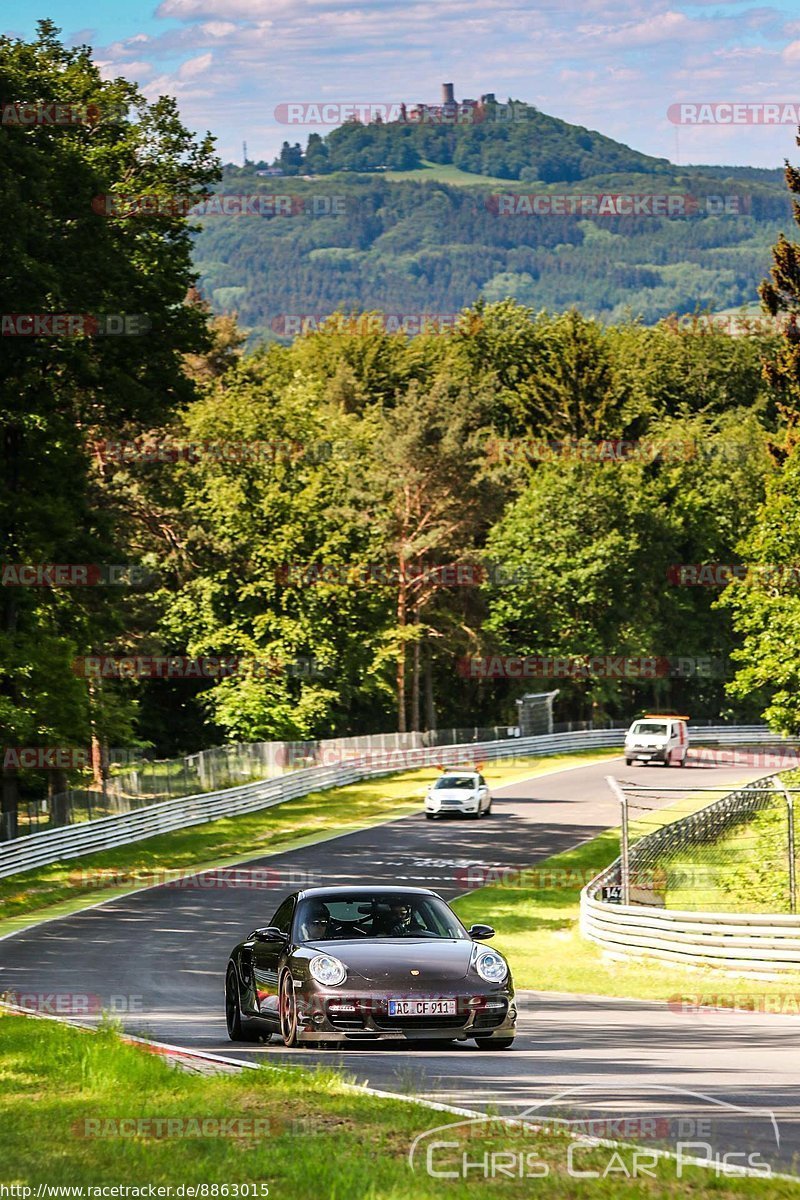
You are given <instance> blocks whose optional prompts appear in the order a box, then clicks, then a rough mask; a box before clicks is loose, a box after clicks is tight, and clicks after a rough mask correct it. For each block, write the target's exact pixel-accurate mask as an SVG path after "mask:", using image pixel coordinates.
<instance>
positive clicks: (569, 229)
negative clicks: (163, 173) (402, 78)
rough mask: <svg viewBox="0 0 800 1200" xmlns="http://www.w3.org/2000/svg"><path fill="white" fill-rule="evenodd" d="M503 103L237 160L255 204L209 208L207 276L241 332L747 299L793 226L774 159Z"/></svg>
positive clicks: (229, 184)
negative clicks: (243, 210) (625, 138)
mask: <svg viewBox="0 0 800 1200" xmlns="http://www.w3.org/2000/svg"><path fill="white" fill-rule="evenodd" d="M503 111H507V110H503ZM513 111H514V112H515V113H516V114H517V116H518V117H519V119H515V120H500V119H489V115H490V113H491V110H489V112H488V113H487V115H486V119H483V120H481V121H480V122H478V123H475V124H468V125H465V126H452V125H449V126H448V125H441V124H440V125H437V124H430V123H413V122H409V121H406V122H402V121H395V122H386V123H381V122H375V123H372V124H361V123H359V122H357V121H348V122H347V123H346V124H344V125H342V126H340V127H339V128H336V129H334V130H332V131H331V132H330V133H329V134H328V135H327V136H326V137H322V136H321V135H320V134H317V133H312V134H311V135H310V137H309V138H308V141H307V144H306V146H305V147H303V146H301V145H300V144H299V143H298V144H295V145H290V144H289V142H286V143H285V144H284V147H283V150H282V152H281V155H280V156H279V158H278V159H277V160H276V162H275V164H273V166H272V167H271V168H270V170H271V171H275V170H280V171H282V172H283V175H280V176H277V177H276V176H274V175H269V176H266V174H265V172H266V169H267V164H266V163H262V164H257V165H256V164H248V165H247V167H246V168H242V167H236V166H233V165H229V166H228V167H226V169H225V175H224V178H223V180H222V183H221V184H220V187H219V190H220V191H221V192H223V193H228V194H230V193H233V194H245V195H247V196H254V195H255V196H256V197H258V198H260V208H261V211H260V213H259V214H258V215H252V214H248V215H247V216H238V215H232V216H223V215H219V214H214V215H208V216H204V217H202V218H201V220H200V232H199V233H198V235H197V238H196V244H195V261H196V264H197V268H198V270H199V272H200V286H201V288H202V290H203V293H204V294H205V295H206V296H207V297H208V299H209V300H210V302H211V304H212V307H213V308H214V310H215V311H216V312H230V311H236V312H238V314H239V318H240V321H241V323H242V325H243V326H245V327H246V328H247V329H248V330H249V331H250V337H251V343H252V342H255V341H259V340H263V339H267V340H270V339H274V338H275V337H280V338H283V337H285V336H287V333H288V332H291V331H296V330H297V329H298V328H308V327H313V326H314V325H315V324H316V323H317V322H318V321H319V320H320V319H321V318H322V317H324V316H325V315H326V314H329V313H332V312H335V311H344V312H350V311H379V312H383V313H388V314H392V317H393V319H394V320H395V323H397V322H398V321H400V323H402V317H401V316H400V317H399V316H398V314H410V319H411V320H413V319H415V317H416V315H417V314H420V313H430V314H438V315H439V316H443V317H446V316H448V315H449V314H453V313H457V312H458V311H460V310H461V309H462V308H464V307H465V306H468V305H470V304H472V303H473V302H474V301H475V300H476V299H477V298H478V297H479V296H483V297H485V298H486V299H487V300H489V301H495V300H502V299H504V298H506V297H511V298H514V299H516V300H518V301H519V302H520V303H522V304H525V305H528V306H530V307H532V308H535V309H541V308H545V309H548V310H551V311H560V310H563V309H565V308H568V307H570V306H573V305H574V306H577V307H578V308H580V309H581V310H582V311H583V312H585V313H587V314H590V315H593V316H597V317H600V318H601V319H603V320H607V321H617V320H620V319H625V318H626V317H629V316H634V317H637V318H639V319H641V320H642V321H644V322H645V323H647V324H652V323H654V322H656V321H657V320H659V319H660V318H662V317H665V316H668V315H669V314H671V313H679V314H683V313H694V312H697V311H703V310H706V309H711V310H715V311H716V310H720V309H734V310H735V309H738V308H739V307H740V306H741V305H752V304H753V303H755V302H756V301H757V293H756V289H757V287H758V284H759V282H760V281H761V279H762V278H763V276H764V274H765V272H766V270H767V268H768V265H769V248H770V246H771V245H772V244H773V242H774V241H775V238H776V236H777V234H778V232H779V231H780V230H781V229H788V228H789V227H790V225H791V209H790V203H789V197H788V193H787V191H786V187H785V184H784V182H783V177H782V172H781V171H780V170H777V169H776V170H774V171H770V170H764V169H757V168H752V167H702V166H690V167H678V166H675V165H673V164H671V163H669V162H668V161H667V160H666V159H662V158H653V157H652V156H650V155H646V154H642V153H640V152H639V151H636V150H633V149H631V148H630V147H628V146H625V145H623V144H622V143H620V142H616V141H613V140H612V139H611V138H607V137H604V136H603V135H602V134H600V133H597V132H594V131H592V130H587V129H584V128H581V127H579V126H574V125H569V124H567V122H565V121H561V120H559V119H557V118H555V117H550V116H547V115H546V114H544V113H541V112H538V111H537V110H536V109H533V108H530V107H526V106H524V105H519V104H516V103H515V107H514V110H513ZM276 195H277V196H280V197H282V198H283V201H284V202H285V205H286V210H285V212H284V213H283V214H280V213H278V214H276V213H275V212H274V211H273V207H279V204H280V201H273V200H272V197H274V196H276ZM290 197H291V199H290ZM626 205H627V208H626V207H625V206H626ZM271 206H272V207H271Z"/></svg>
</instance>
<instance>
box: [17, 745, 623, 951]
mask: <svg viewBox="0 0 800 1200" xmlns="http://www.w3.org/2000/svg"><path fill="white" fill-rule="evenodd" d="M618 753H619V752H618V751H614V750H609V751H607V752H603V751H594V750H593V751H581V752H577V753H574V754H569V755H558V756H553V757H549V758H538V759H537V758H520V759H517V760H515V761H514V762H512V763H502V762H498V763H497V764H491V763H488V764H487V765H486V768H485V770H484V774H485V776H486V779H487V782H488V783H489V785H490V786H491V787H502V786H503V785H504V784H507V783H514V782H515V781H517V780H519V779H525V778H529V777H533V776H536V775H542V774H547V773H549V772H551V771H558V770H563V769H564V768H565V767H570V766H578V765H581V764H588V763H591V762H600V761H602V760H603V759H605V758H609V757H612V756H614V755H615V754H618ZM437 774H438V771H437V770H436V769H435V768H424V769H421V770H417V771H405V772H402V773H401V774H398V775H392V776H385V777H383V778H381V779H368V780H364V781H362V782H361V783H355V784H351V785H350V786H349V787H342V788H332V789H331V790H329V791H322V792H312V793H310V794H309V795H308V796H302V797H300V798H299V799H297V800H289V801H287V802H286V803H285V804H279V805H276V806H275V807H273V808H265V809H261V810H260V811H258V812H254V813H246V814H244V815H242V816H238V817H225V818H222V819H220V820H218V821H210V822H208V823H207V824H205V825H194V826H192V827H191V828H189V829H181V830H177V831H175V832H174V833H167V834H161V835H159V836H157V837H152V838H147V839H145V840H144V841H140V842H133V843H131V844H130V845H128V846H118V847H116V848H115V849H113V850H104V851H101V852H99V853H96V854H87V855H84V856H83V857H81V858H78V859H71V860H70V861H68V862H58V863H51V864H50V865H49V866H46V867H39V868H37V869H35V870H33V871H24V872H20V873H19V874H17V875H11V876H9V877H8V878H7V879H0V936H2V935H4V934H7V933H13V932H15V931H16V930H17V929H20V928H24V927H25V926H26V925H29V924H31V923H32V922H31V920H30V919H29V914H34V913H35V914H36V915H37V917H38V918H39V919H46V918H48V917H55V916H61V915H64V914H66V913H69V912H77V911H78V910H79V909H81V908H83V907H85V906H86V905H87V904H92V903H95V902H98V901H101V900H111V899H113V898H114V897H115V896H119V895H124V894H125V893H126V892H130V891H132V890H133V889H135V888H139V887H146V886H148V884H152V883H156V882H163V881H164V880H165V872H168V871H175V872H181V871H199V870H210V869H213V868H219V867H228V866H233V865H235V864H237V863H243V862H247V861H249V860H250V859H253V858H258V857H260V856H262V855H268V854H273V853H277V852H278V851H285V850H290V849H294V848H297V847H299V846H302V845H307V844H309V843H310V842H314V841H321V840H323V839H324V838H326V837H335V836H338V835H340V834H343V833H348V832H352V831H354V830H356V829H363V828H365V827H367V826H370V825H375V824H378V823H380V822H381V821H388V820H392V819H394V818H395V817H401V816H406V815H408V814H409V813H413V812H418V811H420V809H421V807H422V799H421V795H420V793H421V792H422V790H423V789H424V788H425V787H426V785H427V784H428V783H430V782H431V781H432V780H433V779H434V778H435V777H436V776H437Z"/></svg>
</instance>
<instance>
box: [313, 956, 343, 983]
mask: <svg viewBox="0 0 800 1200" xmlns="http://www.w3.org/2000/svg"><path fill="white" fill-rule="evenodd" d="M308 969H309V971H310V972H311V974H312V975H313V976H314V978H315V979H316V981H317V983H321V984H322V985H323V986H324V987H336V985H337V984H338V983H344V981H345V979H346V977H347V968H346V967H345V965H344V963H343V962H340V961H339V959H338V958H334V957H333V955H332V954H317V955H316V956H315V957H314V958H312V960H311V962H310V963H309V964H308Z"/></svg>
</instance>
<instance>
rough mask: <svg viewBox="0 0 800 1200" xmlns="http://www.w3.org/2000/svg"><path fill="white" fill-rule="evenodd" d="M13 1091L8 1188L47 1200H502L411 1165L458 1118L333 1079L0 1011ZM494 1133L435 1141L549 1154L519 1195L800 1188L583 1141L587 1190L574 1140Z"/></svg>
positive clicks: (3, 1127)
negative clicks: (210, 1066) (200, 1071)
mask: <svg viewBox="0 0 800 1200" xmlns="http://www.w3.org/2000/svg"><path fill="white" fill-rule="evenodd" d="M0 1085H1V1086H0V1143H1V1144H2V1154H0V1183H2V1184H4V1185H7V1186H8V1185H16V1186H17V1187H30V1188H32V1189H33V1193H32V1194H34V1195H35V1189H36V1188H37V1186H38V1185H40V1184H41V1185H51V1186H56V1187H58V1186H62V1187H63V1186H72V1187H84V1188H90V1187H95V1188H102V1187H104V1186H109V1185H110V1186H113V1185H118V1186H119V1185H122V1186H123V1187H133V1188H136V1187H142V1186H143V1187H144V1189H145V1190H144V1192H143V1193H140V1194H143V1195H147V1194H148V1192H147V1188H148V1185H153V1186H157V1187H172V1188H173V1189H174V1188H177V1187H180V1186H181V1185H184V1186H185V1187H190V1186H193V1187H198V1188H200V1189H202V1188H203V1187H204V1186H205V1187H206V1189H207V1190H205V1191H202V1190H201V1191H200V1192H199V1193H195V1194H199V1195H200V1196H205V1197H236V1196H237V1195H238V1196H241V1195H243V1194H249V1196H250V1197H251V1198H253V1197H256V1198H258V1200H261V1197H263V1196H264V1195H265V1194H266V1193H265V1188H268V1189H269V1196H270V1197H271V1198H272V1200H280V1198H282V1197H285V1198H286V1200H289V1198H291V1200H319V1198H320V1197H325V1200H443V1198H447V1197H453V1198H462V1197H463V1198H464V1200H472V1197H475V1198H478V1197H485V1196H486V1194H487V1182H488V1180H487V1178H486V1177H484V1176H483V1175H482V1174H481V1172H480V1171H478V1170H475V1169H474V1168H473V1169H472V1170H471V1171H470V1172H469V1173H468V1177H467V1179H463V1178H456V1179H452V1178H447V1179H442V1178H441V1177H438V1178H435V1177H433V1176H431V1175H430V1174H429V1173H428V1172H427V1171H426V1165H425V1152H424V1151H425V1146H424V1145H423V1148H422V1152H421V1153H420V1154H419V1156H418V1158H417V1159H416V1162H417V1163H418V1165H417V1167H416V1170H413V1171H412V1169H411V1167H410V1166H409V1161H408V1152H409V1148H410V1145H411V1143H412V1142H413V1141H414V1139H415V1138H416V1137H417V1136H418V1135H419V1134H422V1133H424V1132H425V1131H427V1130H433V1129H434V1128H436V1127H440V1126H442V1125H444V1124H446V1123H449V1122H457V1121H459V1118H458V1117H456V1116H454V1115H449V1114H447V1113H442V1112H435V1111H432V1110H431V1109H426V1108H423V1107H421V1106H418V1105H413V1104H408V1103H404V1102H403V1101H399V1100H397V1101H395V1100H387V1099H380V1098H376V1097H375V1096H371V1095H369V1094H367V1093H363V1092H362V1093H359V1092H357V1091H355V1090H352V1089H350V1088H348V1086H347V1084H346V1082H345V1080H344V1079H343V1078H342V1077H341V1076H340V1075H338V1074H335V1073H333V1072H330V1071H314V1072H310V1071H306V1070H303V1069H302V1068H290V1069H281V1070H279V1071H274V1070H269V1069H263V1068H262V1069H261V1070H259V1071H243V1072H242V1073H241V1074H233V1075H211V1076H209V1075H195V1074H188V1073H185V1072H183V1071H179V1070H176V1069H175V1068H173V1067H171V1066H169V1065H168V1064H167V1063H165V1062H164V1061H162V1060H160V1059H158V1058H155V1057H153V1056H151V1055H148V1054H146V1053H143V1052H142V1051H141V1050H138V1049H135V1048H134V1047H132V1046H129V1045H125V1044H123V1043H121V1042H120V1041H119V1040H118V1039H117V1037H116V1035H115V1034H114V1033H113V1032H111V1031H108V1030H103V1031H101V1032H100V1033H98V1034H96V1035H93V1034H90V1033H83V1032H81V1031H79V1030H76V1029H72V1028H69V1027H67V1026H64V1025H59V1024H57V1023H55V1022H49V1021H47V1022H45V1021H37V1020H31V1019H28V1018H25V1017H18V1016H10V1015H7V1014H3V1013H0ZM120 1122H124V1123H123V1124H120ZM168 1122H171V1124H170V1123H168ZM476 1130H480V1127H473V1133H474V1131H476ZM481 1132H482V1136H479V1137H477V1138H476V1137H475V1136H473V1137H471V1138H469V1140H465V1139H464V1135H463V1133H461V1132H460V1131H459V1130H458V1129H457V1130H455V1131H447V1132H446V1133H444V1134H442V1133H440V1134H438V1135H436V1136H437V1137H439V1138H441V1137H443V1136H444V1137H446V1138H448V1140H455V1141H456V1142H457V1143H459V1142H460V1143H461V1146H462V1148H463V1151H464V1152H466V1153H468V1155H469V1160H470V1162H474V1161H476V1160H480V1159H481V1158H482V1155H483V1154H484V1153H486V1152H489V1153H490V1152H491V1151H493V1150H505V1152H506V1153H509V1152H511V1153H514V1154H515V1155H516V1156H517V1158H518V1159H519V1160H520V1161H523V1162H524V1163H525V1164H526V1165H527V1169H528V1171H529V1172H531V1170H532V1167H531V1164H532V1163H533V1162H534V1161H535V1163H536V1164H537V1176H538V1177H536V1178H535V1179H533V1178H532V1177H531V1174H530V1173H529V1174H528V1177H527V1178H513V1177H510V1176H509V1175H506V1176H505V1177H503V1178H502V1179H501V1180H500V1181H499V1184H498V1185H499V1186H500V1187H501V1188H502V1194H503V1196H504V1197H507V1198H508V1200H521V1198H522V1197H526V1198H529V1197H530V1196H531V1194H532V1191H533V1190H534V1188H535V1192H536V1195H537V1196H538V1197H541V1198H542V1200H554V1198H555V1197H559V1198H562V1200H565V1198H566V1197H571V1196H574V1195H576V1194H577V1191H576V1188H577V1189H579V1194H580V1195H581V1196H582V1197H587V1198H589V1200H594V1198H595V1197H598V1198H599V1197H603V1198H608V1200H610V1198H611V1197H614V1196H619V1195H620V1194H621V1191H622V1190H623V1187H624V1193H625V1195H626V1196H628V1197H630V1198H631V1200H636V1198H638V1197H647V1198H649V1200H661V1198H662V1197H663V1198H666V1197H668V1196H670V1197H687V1198H689V1197H691V1198H697V1197H709V1198H712V1197H713V1198H714V1200H726V1198H728V1197H731V1198H733V1197H739V1196H765V1197H766V1196H769V1197H770V1198H772V1197H782V1196H790V1195H792V1196H795V1195H797V1188H796V1187H795V1186H794V1185H793V1184H790V1183H787V1182H783V1181H781V1180H776V1179H767V1180H763V1179H762V1180H756V1179H733V1178H732V1179H725V1178H723V1179H719V1178H717V1177H715V1175H714V1173H713V1172H712V1171H707V1170H705V1171H704V1170H701V1169H699V1168H698V1169H695V1168H691V1167H686V1166H685V1165H684V1166H683V1169H682V1173H681V1177H680V1178H678V1177H677V1168H676V1164H675V1162H674V1161H662V1162H661V1163H660V1164H658V1165H656V1166H654V1167H652V1168H651V1169H652V1170H653V1177H652V1178H647V1177H643V1178H639V1179H634V1180H628V1179H626V1180H625V1183H624V1185H620V1183H619V1176H620V1172H621V1167H620V1163H621V1162H625V1163H626V1165H627V1169H628V1170H629V1171H631V1168H632V1164H633V1152H632V1151H630V1150H619V1151H616V1152H614V1151H612V1150H610V1149H609V1148H607V1147H606V1148H603V1147H588V1146H586V1147H581V1149H580V1155H579V1157H578V1156H576V1158H577V1161H576V1169H579V1170H582V1171H587V1172H589V1171H596V1172H598V1175H599V1177H598V1178H596V1179H587V1178H582V1179H581V1180H580V1182H579V1183H578V1182H577V1181H576V1180H575V1179H574V1178H571V1177H570V1176H569V1174H568V1170H567V1149H568V1146H569V1144H570V1143H569V1142H568V1140H567V1139H566V1137H565V1136H564V1135H563V1134H559V1133H557V1132H553V1131H549V1132H546V1131H542V1132H538V1133H537V1132H530V1133H526V1135H525V1138H524V1146H522V1145H521V1144H520V1136H519V1134H516V1135H511V1136H510V1135H509V1133H508V1132H504V1133H501V1131H500V1126H499V1123H493V1124H491V1125H488V1126H485V1127H484V1128H483V1130H482V1131H481ZM444 1153H447V1154H449V1156H450V1157H449V1159H447V1160H446V1161H445V1159H444V1157H443V1152H442V1151H441V1150H439V1151H437V1156H435V1157H432V1159H431V1163H432V1166H433V1168H434V1170H438V1171H441V1170H442V1169H443V1168H444V1169H450V1170H452V1169H453V1167H454V1166H455V1165H456V1164H458V1163H459V1162H460V1156H459V1148H458V1146H457V1148H456V1149H455V1150H452V1149H451V1150H449V1151H445V1152H444ZM525 1155H530V1156H531V1157H530V1158H525V1157H524V1156H525ZM507 1163H508V1159H506V1164H507ZM578 1163H579V1166H578ZM648 1165H649V1163H648ZM604 1172H606V1175H605V1177H603V1173H604ZM496 1182H497V1181H496V1180H494V1179H491V1183H496ZM213 1185H219V1187H218V1189H217V1190H216V1191H213V1190H211V1188H212V1186H213ZM225 1185H227V1190H223V1189H224V1188H225ZM245 1185H247V1186H248V1192H247V1193H244V1191H243V1188H244V1186H245ZM234 1188H237V1189H239V1190H238V1191H237V1190H234ZM17 1194H20V1193H17ZM91 1195H92V1193H91V1192H85V1193H84V1196H86V1197H87V1198H88V1197H91ZM174 1195H175V1192H173V1196H174Z"/></svg>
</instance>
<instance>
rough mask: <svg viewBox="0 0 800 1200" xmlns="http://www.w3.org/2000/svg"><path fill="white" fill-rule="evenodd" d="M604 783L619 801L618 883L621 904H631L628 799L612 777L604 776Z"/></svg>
mask: <svg viewBox="0 0 800 1200" xmlns="http://www.w3.org/2000/svg"><path fill="white" fill-rule="evenodd" d="M606 782H607V784H608V786H609V787H610V788H611V790H612V792H613V793H614V795H615V796H616V797H617V799H618V800H619V805H620V814H621V821H620V824H621V829H620V838H619V865H620V883H621V884H622V903H623V904H630V902H631V873H630V864H629V855H628V850H629V846H628V841H629V838H628V797H627V796H626V795H625V793H624V792H623V790H622V788H621V787H620V786H619V783H618V782H617V780H616V779H615V778H614V776H613V775H606Z"/></svg>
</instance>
